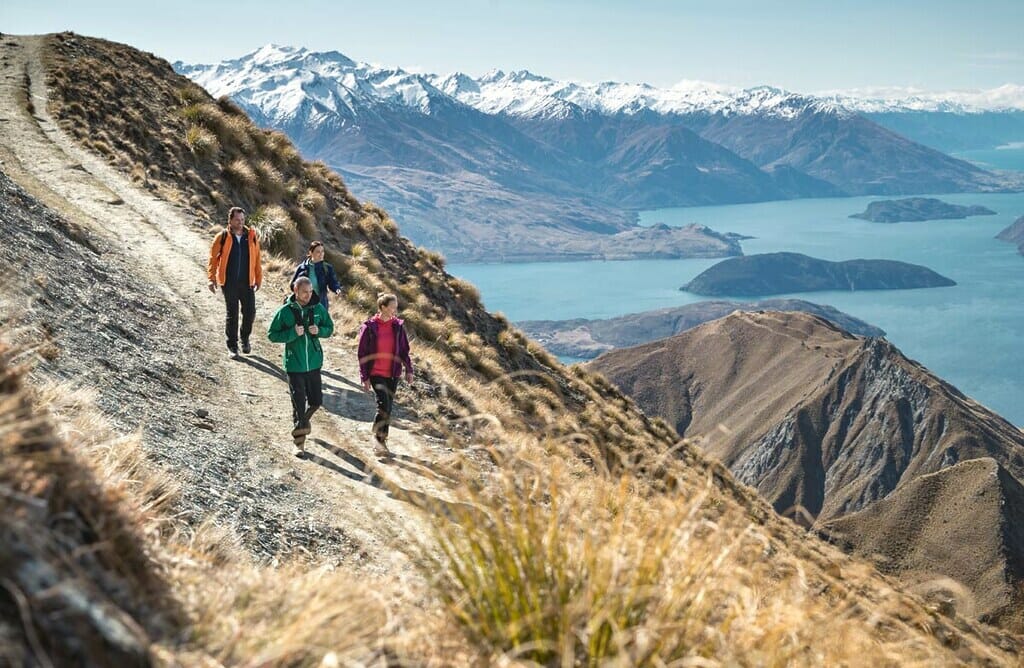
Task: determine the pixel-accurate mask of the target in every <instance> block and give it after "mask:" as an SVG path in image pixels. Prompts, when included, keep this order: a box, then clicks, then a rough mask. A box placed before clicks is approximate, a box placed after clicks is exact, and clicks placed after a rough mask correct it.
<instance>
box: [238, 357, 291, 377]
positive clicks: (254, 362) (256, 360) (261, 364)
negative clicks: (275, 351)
mask: <svg viewBox="0 0 1024 668" xmlns="http://www.w3.org/2000/svg"><path fill="white" fill-rule="evenodd" d="M238 361H239V362H244V363H245V364H248V365H249V366H251V367H252V368H254V369H256V370H257V371H262V372H263V373H266V374H270V375H271V376H273V377H274V378H277V379H278V380H283V381H285V382H287V381H288V374H286V373H285V372H284V371H283V370H281V367H279V366H277V365H276V364H274V363H273V362H271V361H270V360H268V359H265V358H263V357H260V356H259V355H241V356H239V358H238Z"/></svg>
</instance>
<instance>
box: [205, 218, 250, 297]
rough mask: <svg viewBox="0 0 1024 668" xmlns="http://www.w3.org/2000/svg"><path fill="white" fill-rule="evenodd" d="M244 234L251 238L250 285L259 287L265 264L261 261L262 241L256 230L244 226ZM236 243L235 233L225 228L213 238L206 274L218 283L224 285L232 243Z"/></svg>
mask: <svg viewBox="0 0 1024 668" xmlns="http://www.w3.org/2000/svg"><path fill="white" fill-rule="evenodd" d="M242 234H243V235H244V236H245V237H247V238H248V240H249V285H250V286H252V285H255V286H256V287H257V288H258V287H260V285H261V284H262V283H263V265H262V264H261V263H260V241H259V239H258V238H257V237H256V230H254V229H252V228H251V227H243V228H242ZM234 243H235V235H233V234H231V231H230V230H228V229H226V228H225V229H223V230H221V231H220V232H218V233H217V236H216V237H214V238H213V245H212V246H210V261H209V263H207V265H206V276H207V278H209V279H210V280H211V281H216V283H217V285H221V286H223V285H224V282H225V278H226V276H227V273H228V258H229V257H230V256H231V245H232V244H234Z"/></svg>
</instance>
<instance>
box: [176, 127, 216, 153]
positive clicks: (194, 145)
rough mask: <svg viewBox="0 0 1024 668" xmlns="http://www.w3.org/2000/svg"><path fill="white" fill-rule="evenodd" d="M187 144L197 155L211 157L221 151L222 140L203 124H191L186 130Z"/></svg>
mask: <svg viewBox="0 0 1024 668" xmlns="http://www.w3.org/2000/svg"><path fill="white" fill-rule="evenodd" d="M185 145H186V146H188V148H189V150H191V151H192V152H193V153H194V154H195V155H196V156H197V157H200V158H203V159H210V158H212V157H214V156H215V155H217V154H218V153H219V152H220V141H219V140H218V139H217V135H215V134H213V133H212V132H210V131H209V130H207V129H206V128H204V127H202V126H201V125H190V126H189V128H188V130H187V131H186V132H185Z"/></svg>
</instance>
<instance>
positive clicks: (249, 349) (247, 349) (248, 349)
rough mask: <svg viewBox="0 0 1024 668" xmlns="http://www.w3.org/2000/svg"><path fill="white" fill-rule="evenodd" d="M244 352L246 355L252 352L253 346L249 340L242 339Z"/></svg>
mask: <svg viewBox="0 0 1024 668" xmlns="http://www.w3.org/2000/svg"><path fill="white" fill-rule="evenodd" d="M242 352H243V353H245V354H246V355H248V354H249V353H251V352H252V346H250V345H249V342H248V341H242Z"/></svg>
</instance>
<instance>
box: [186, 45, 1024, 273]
mask: <svg viewBox="0 0 1024 668" xmlns="http://www.w3.org/2000/svg"><path fill="white" fill-rule="evenodd" d="M174 67H175V69H176V70H177V71H178V72H180V73H182V74H184V75H185V76H187V77H189V78H191V79H192V80H194V81H195V82H197V83H198V84H200V85H202V86H203V87H204V88H206V89H207V90H208V91H209V92H210V93H211V94H212V95H214V96H215V97H220V96H228V97H230V98H231V99H233V100H234V101H235V102H236V103H238V104H239V105H240V106H241V107H242V108H243V109H245V110H246V112H248V113H249V114H250V115H251V116H252V117H253V119H254V120H255V121H256V122H257V123H259V124H261V125H264V126H268V127H273V128H276V129H278V130H282V131H284V132H285V133H287V134H288V135H289V137H291V139H292V141H294V142H295V144H296V146H297V147H298V148H299V150H300V151H301V152H302V153H303V154H304V155H305V156H306V157H307V158H310V159H319V160H323V161H325V162H326V163H327V164H328V165H330V166H331V167H333V168H335V169H337V170H339V171H340V172H341V173H342V175H343V176H344V177H345V178H346V180H347V181H348V183H349V184H350V187H352V188H353V192H356V193H357V194H358V195H359V196H360V197H366V198H369V199H372V200H374V201H376V202H377V203H379V204H381V205H383V206H385V207H387V208H388V209H389V210H390V211H392V212H393V213H394V214H395V215H396V217H397V220H399V223H400V224H401V225H402V229H403V231H404V232H405V233H406V234H408V235H409V236H410V238H412V239H413V240H414V241H416V242H417V243H424V244H427V245H429V246H431V247H433V248H438V249H440V250H442V251H444V252H445V253H446V254H447V255H448V256H449V257H451V258H463V259H481V260H487V259H499V258H501V259H505V258H510V257H519V258H523V257H534V258H536V257H550V258H555V257H578V256H579V254H580V253H581V252H582V250H581V249H582V246H580V244H581V243H582V242H584V241H585V242H586V243H587V244H589V245H587V248H593V247H603V244H604V243H605V241H604V240H603V237H604V236H605V235H608V234H615V233H618V232H629V231H630V230H631V229H632V225H633V221H635V218H636V214H635V212H636V211H638V210H644V209H658V208H664V207H674V206H693V205H706V204H730V203H739V202H756V201H765V200H771V199H789V198H798V197H835V196H841V195H854V194H886V195H896V194H914V193H935V192H963V191H976V190H992V189H1003V188H1005V187H1008V186H1007V185H1006V181H1005V178H1004V177H1002V176H997V175H994V174H992V173H989V172H987V171H985V170H984V169H981V168H979V167H977V166H975V165H972V164H969V163H967V162H964V161H962V160H957V159H954V158H951V157H950V156H948V155H945V154H944V153H942V152H941V151H939V150H935V148H934V147H935V146H937V145H938V141H936V142H932V141H930V140H931V139H932V138H937V140H941V141H947V140H948V141H953V140H955V139H956V138H957V137H960V138H961V139H962V138H963V136H964V133H963V132H962V130H963V127H964V126H963V122H962V121H960V120H958V121H957V122H956V125H957V127H954V128H950V127H948V126H949V123H945V124H938V125H937V124H935V123H934V122H933V119H932V118H931V117H930V116H929V114H928V113H924V114H920V113H913V114H911V113H896V114H895V116H898V117H899V121H898V122H899V123H902V127H900V128H896V127H894V126H895V125H896V123H897V121H893V120H892V119H889V118H880V116H886V115H885V114H881V115H879V114H870V113H868V114H865V113H862V112H860V111H859V110H858V107H857V106H856V104H854V103H853V102H851V101H850V97H849V96H847V95H845V94H839V93H832V94H830V96H824V97H822V96H810V95H801V94H798V93H792V92H788V91H785V90H780V89H778V88H772V87H768V86H760V87H755V88H747V89H741V88H735V87H730V86H722V85H717V84H710V83H706V82H701V81H687V82H682V83H680V84H677V85H675V86H672V87H670V88H658V87H656V86H651V85H647V84H642V83H640V84H635V83H617V82H603V83H579V82H570V81H558V80H555V79H551V78H548V77H543V76H539V75H537V74H534V73H531V72H528V71H525V70H519V71H513V72H504V71H501V70H495V71H492V72H488V73H487V74H485V75H483V76H480V77H473V76H470V75H468V74H465V73H459V72H456V73H453V74H447V75H436V74H426V73H418V72H413V71H409V70H407V69H402V68H397V67H383V66H379V65H372V64H368V63H361V62H357V61H355V60H353V59H351V58H349V57H347V56H345V55H343V54H341V53H339V52H337V51H328V52H314V51H310V50H308V49H304V48H295V47H287V46H275V45H268V46H265V47H263V48H261V49H258V50H257V51H254V52H252V53H250V54H247V55H245V56H242V57H241V58H238V59H235V60H228V61H224V62H221V63H218V64H215V65H187V64H184V63H175V65H174ZM918 97H919V98H920V97H921V96H920V95H919V96H918ZM1004 97H1012V95H1009V94H1008V95H1004ZM864 99H868V98H857V100H864ZM870 99H875V98H870ZM880 99H881V98H880ZM884 99H886V100H892V99H895V98H884ZM961 102H963V100H961ZM872 104H876V103H872ZM906 104H907V105H909V104H911V103H906ZM913 104H918V103H916V102H914V103H913ZM897 106H898V105H894V106H893V108H896V107H897ZM905 106H906V105H905ZM965 108H966V107H965ZM988 115H990V114H989V112H986V113H985V114H980V115H978V114H975V115H963V116H958V115H950V114H945V115H944V116H956V118H957V119H971V120H970V121H969V122H972V123H973V124H974V126H975V127H974V128H973V129H972V133H973V134H972V139H971V141H975V139H974V138H977V137H983V140H984V141H986V142H990V143H991V142H998V143H1002V142H1005V141H1006V140H1007V139H1006V138H1007V137H1010V141H1013V140H1015V139H1014V138H1016V140H1021V139H1024V112H1013V113H1012V114H1002V116H1006V117H1007V118H1006V119H1001V120H1007V121H1008V122H1003V123H995V124H993V123H990V122H989V119H988V117H987V116H988ZM946 120H948V119H946ZM883 126H885V127H883ZM997 126H998V127H997ZM993 128H996V129H997V130H998V132H994V131H993ZM1018 128H1020V129H1021V132H1018ZM915 133H919V136H915ZM958 133H959V135H958ZM1018 134H1021V137H1017V135H1018ZM996 135H998V136H996ZM908 137H909V139H908ZM919 137H922V138H924V139H922V138H919ZM912 140H916V141H912ZM922 141H924V142H926V143H929V144H931V145H932V146H933V148H929V147H928V146H925V145H922V144H921V143H917V142H922ZM1010 187H1016V186H1010ZM587 252H590V251H587ZM673 252H675V251H673Z"/></svg>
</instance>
